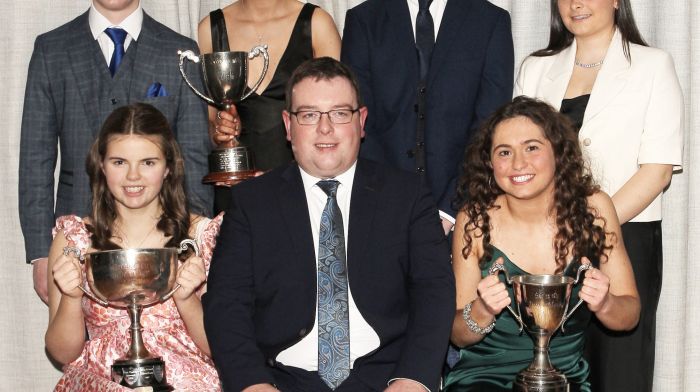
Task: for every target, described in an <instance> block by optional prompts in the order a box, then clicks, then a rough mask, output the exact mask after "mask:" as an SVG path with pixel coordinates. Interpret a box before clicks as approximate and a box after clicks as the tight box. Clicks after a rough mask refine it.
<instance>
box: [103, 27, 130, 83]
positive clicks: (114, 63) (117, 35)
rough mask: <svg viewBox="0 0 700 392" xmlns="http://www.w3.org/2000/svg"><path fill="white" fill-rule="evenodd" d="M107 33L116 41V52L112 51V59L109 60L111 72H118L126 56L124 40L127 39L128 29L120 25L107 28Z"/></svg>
mask: <svg viewBox="0 0 700 392" xmlns="http://www.w3.org/2000/svg"><path fill="white" fill-rule="evenodd" d="M105 33H106V34H107V36H108V37H109V39H111V40H112V42H114V53H112V60H110V62H109V73H110V74H112V77H114V74H115V73H117V69H119V64H121V63H122V58H124V41H125V40H126V30H124V29H120V28H118V27H110V28H108V29H105Z"/></svg>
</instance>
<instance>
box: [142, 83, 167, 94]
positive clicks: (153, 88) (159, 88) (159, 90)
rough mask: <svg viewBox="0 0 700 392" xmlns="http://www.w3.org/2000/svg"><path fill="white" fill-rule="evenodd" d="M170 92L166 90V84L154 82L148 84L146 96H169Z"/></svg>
mask: <svg viewBox="0 0 700 392" xmlns="http://www.w3.org/2000/svg"><path fill="white" fill-rule="evenodd" d="M167 96H168V92H167V91H165V86H163V85H162V84H160V83H158V82H153V84H152V85H150V86H148V90H146V98H155V97H167Z"/></svg>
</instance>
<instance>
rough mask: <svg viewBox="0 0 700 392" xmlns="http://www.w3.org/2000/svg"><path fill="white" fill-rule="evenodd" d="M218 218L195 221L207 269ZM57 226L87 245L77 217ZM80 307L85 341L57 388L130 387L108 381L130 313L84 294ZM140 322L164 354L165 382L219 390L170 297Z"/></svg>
mask: <svg viewBox="0 0 700 392" xmlns="http://www.w3.org/2000/svg"><path fill="white" fill-rule="evenodd" d="M222 218H223V214H221V215H219V216H217V217H216V218H214V219H211V220H210V219H203V220H202V221H200V222H199V223H198V225H197V234H196V236H195V239H196V240H197V243H198V245H199V248H200V252H201V257H202V259H203V260H204V265H205V267H206V270H207V273H208V272H209V262H210V260H211V255H212V252H213V250H214V245H215V244H216V237H217V236H218V235H219V227H220V225H221V221H222ZM58 231H62V232H63V234H64V236H65V237H66V239H67V240H68V242H69V244H70V246H76V247H78V248H79V249H80V250H81V252H83V253H85V252H86V251H87V250H88V249H89V248H90V245H91V240H90V233H89V232H88V231H87V229H86V228H85V223H84V222H83V220H82V219H81V218H80V217H77V216H75V215H70V216H63V217H60V218H58V219H57V220H56V227H55V228H54V235H55V234H56V233H57V232H58ZM83 268H84V267H83ZM83 272H84V271H83ZM88 290H89V288H88ZM199 294H200V295H201V293H199ZM82 308H83V315H84V318H85V324H86V326H87V331H88V336H89V340H88V341H86V342H85V347H84V348H83V352H82V354H81V355H80V357H78V359H76V360H75V361H73V362H72V363H69V364H67V365H65V366H64V368H63V372H64V374H63V377H61V379H60V380H59V381H58V384H57V385H56V389H55V391H72V392H75V391H86V392H87V391H90V392H95V391H101V392H102V391H108V392H111V391H131V389H128V388H125V387H122V386H120V385H119V384H117V383H115V382H112V381H111V380H110V374H111V366H112V363H113V362H114V361H115V360H116V359H119V358H120V357H122V356H123V355H124V354H125V353H126V352H127V351H128V349H129V344H130V342H131V339H130V336H129V325H130V320H129V315H128V313H127V312H126V310H124V309H119V308H113V307H104V306H102V305H100V304H98V303H96V302H94V301H92V300H90V299H89V298H87V296H83V299H82ZM141 324H142V325H143V341H144V344H145V346H146V348H147V349H148V351H150V352H151V354H153V355H157V356H161V357H162V358H163V360H164V361H165V366H166V377H167V380H168V383H169V384H170V385H172V386H173V387H175V390H176V391H193V392H194V391H197V392H200V391H220V390H221V386H220V383H219V377H218V376H217V374H216V369H215V368H214V364H213V363H212V361H211V359H210V358H209V357H207V356H206V355H205V354H204V353H202V352H201V351H200V350H199V348H197V346H196V345H195V344H194V342H193V341H192V338H190V336H189V334H188V333H187V329H186V328H185V323H184V322H183V321H182V319H181V318H180V314H179V313H178V310H177V307H176V306H175V301H174V300H173V299H172V298H170V299H169V300H167V301H165V302H163V303H159V304H156V305H153V306H149V307H147V308H144V310H143V314H142V316H141Z"/></svg>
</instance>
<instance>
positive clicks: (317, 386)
mask: <svg viewBox="0 0 700 392" xmlns="http://www.w3.org/2000/svg"><path fill="white" fill-rule="evenodd" d="M271 371H272V374H273V375H274V377H275V381H276V383H277V389H279V390H280V391H282V392H332V391H333V390H332V389H330V388H329V387H328V386H327V385H326V384H325V383H324V382H323V380H321V377H319V376H318V372H311V371H308V370H304V369H299V368H296V367H291V366H284V365H282V364H276V365H275V367H273V368H271ZM335 392H378V391H377V390H375V389H372V388H371V387H369V386H367V385H365V384H363V383H362V382H360V380H358V379H357V377H356V376H355V375H354V374H353V372H352V370H351V371H350V377H348V378H347V379H346V380H345V381H343V383H342V384H340V385H339V386H338V388H336V389H335Z"/></svg>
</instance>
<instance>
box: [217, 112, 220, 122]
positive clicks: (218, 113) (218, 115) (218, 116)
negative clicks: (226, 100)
mask: <svg viewBox="0 0 700 392" xmlns="http://www.w3.org/2000/svg"><path fill="white" fill-rule="evenodd" d="M216 118H218V119H219V120H221V112H216Z"/></svg>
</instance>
